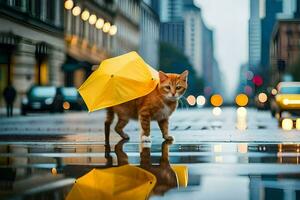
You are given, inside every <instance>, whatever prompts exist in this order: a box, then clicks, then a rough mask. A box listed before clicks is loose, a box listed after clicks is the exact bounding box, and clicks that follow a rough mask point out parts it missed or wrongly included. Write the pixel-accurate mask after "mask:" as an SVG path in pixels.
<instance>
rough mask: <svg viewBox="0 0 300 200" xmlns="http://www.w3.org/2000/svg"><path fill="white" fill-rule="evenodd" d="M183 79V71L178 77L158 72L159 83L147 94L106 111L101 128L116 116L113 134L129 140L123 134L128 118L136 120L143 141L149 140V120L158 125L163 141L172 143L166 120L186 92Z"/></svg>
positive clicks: (185, 80)
mask: <svg viewBox="0 0 300 200" xmlns="http://www.w3.org/2000/svg"><path fill="white" fill-rule="evenodd" d="M187 76H188V71H187V70H186V71H184V72H183V73H182V74H165V73H163V72H161V71H160V72H159V79H160V82H159V84H158V86H157V87H156V89H155V90H153V91H152V92H151V93H149V94H147V95H146V96H143V97H140V98H137V99H134V100H131V101H128V102H125V103H123V104H120V105H116V106H113V107H110V108H108V109H107V116H106V121H105V129H109V127H110V125H111V123H112V121H113V119H114V114H115V113H116V114H117V116H118V122H117V124H116V127H115V131H116V132H117V133H118V134H119V135H120V136H121V137H122V138H123V139H129V136H128V135H127V134H126V133H125V132H124V131H123V129H124V127H125V126H126V125H127V123H128V122H129V119H139V121H140V124H141V129H142V140H143V141H145V142H149V141H150V137H149V136H150V121H151V120H156V121H157V122H158V125H159V127H160V129H161V132H162V134H163V138H164V139H166V140H173V137H172V136H170V135H169V131H168V123H169V117H170V115H171V114H172V113H173V112H174V110H175V109H176V107H177V101H178V100H179V98H180V97H181V96H182V95H183V94H184V92H185V91H186V89H187Z"/></svg>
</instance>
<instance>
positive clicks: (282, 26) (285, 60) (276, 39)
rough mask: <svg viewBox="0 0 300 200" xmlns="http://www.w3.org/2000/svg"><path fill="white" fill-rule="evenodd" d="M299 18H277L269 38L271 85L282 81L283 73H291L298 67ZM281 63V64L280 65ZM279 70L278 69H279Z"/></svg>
mask: <svg viewBox="0 0 300 200" xmlns="http://www.w3.org/2000/svg"><path fill="white" fill-rule="evenodd" d="M299 30H300V19H285V20H283V19H282V20H279V21H278V22H277V24H276V26H275V27H274V31H273V33H272V38H271V41H272V42H271V50H270V51H271V64H272V68H271V76H272V77H271V85H272V86H276V84H277V83H278V82H279V81H282V78H283V77H282V75H283V73H292V74H291V75H292V76H297V77H299V73H298V74H293V72H294V71H296V68H298V69H299V64H298V63H299V61H300V45H299V41H300V34H299ZM280 65H281V66H280ZM280 68H281V70H280V71H279V69H280Z"/></svg>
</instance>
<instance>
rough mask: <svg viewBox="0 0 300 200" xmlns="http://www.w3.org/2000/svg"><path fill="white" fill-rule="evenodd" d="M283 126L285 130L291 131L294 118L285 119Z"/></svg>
mask: <svg viewBox="0 0 300 200" xmlns="http://www.w3.org/2000/svg"><path fill="white" fill-rule="evenodd" d="M281 127H282V129H283V130H285V131H290V130H292V129H293V120H291V119H283V120H282V123H281Z"/></svg>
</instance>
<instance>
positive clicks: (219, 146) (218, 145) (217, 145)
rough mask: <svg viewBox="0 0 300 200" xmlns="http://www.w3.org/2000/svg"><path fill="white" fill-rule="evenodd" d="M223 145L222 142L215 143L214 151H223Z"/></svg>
mask: <svg viewBox="0 0 300 200" xmlns="http://www.w3.org/2000/svg"><path fill="white" fill-rule="evenodd" d="M222 149H223V148H222V145H221V144H215V145H214V152H215V153H221V152H222Z"/></svg>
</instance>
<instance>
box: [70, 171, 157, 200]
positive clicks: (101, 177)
mask: <svg viewBox="0 0 300 200" xmlns="http://www.w3.org/2000/svg"><path fill="white" fill-rule="evenodd" d="M155 184H156V178H155V176H154V175H153V174H151V173H150V172H147V171H146V170H143V169H141V168H139V167H134V166H130V165H124V166H121V167H113V168H109V169H104V170H99V169H93V170H91V171H90V172H88V173H87V174H86V175H84V176H82V177H80V178H78V179H77V180H76V182H75V183H74V185H73V187H72V189H71V191H70V192H69V194H68V196H67V198H66V200H90V199H94V200H97V199H105V200H111V199H123V200H126V199H128V200H131V199H137V200H138V199H147V198H148V197H149V195H150V193H151V191H152V189H153V187H154V186H155Z"/></svg>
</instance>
